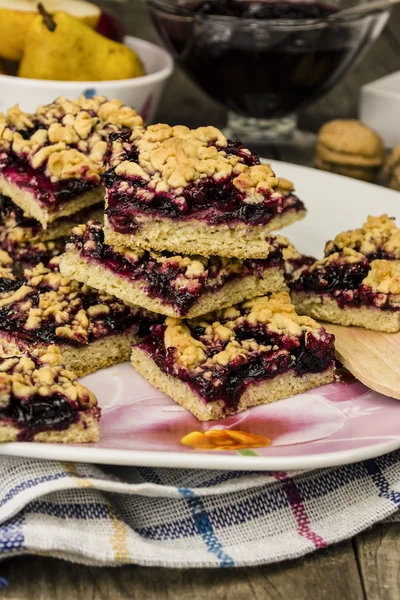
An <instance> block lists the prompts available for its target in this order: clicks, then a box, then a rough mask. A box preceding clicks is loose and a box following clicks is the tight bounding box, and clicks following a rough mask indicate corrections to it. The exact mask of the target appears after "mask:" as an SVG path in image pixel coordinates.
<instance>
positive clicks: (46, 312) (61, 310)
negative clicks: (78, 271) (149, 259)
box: [0, 258, 156, 377]
mask: <svg viewBox="0 0 400 600" xmlns="http://www.w3.org/2000/svg"><path fill="white" fill-rule="evenodd" d="M25 278H26V279H25V280H23V281H19V282H16V281H8V284H7V281H5V280H3V285H2V286H1V288H0V290H1V291H0V353H1V352H2V353H3V355H18V354H25V353H29V352H32V350H33V348H42V349H43V348H46V347H47V346H48V345H49V344H55V345H56V346H58V347H59V348H60V350H61V353H62V356H63V361H64V363H65V365H66V367H67V369H71V370H72V371H74V372H75V373H76V374H77V375H78V376H79V377H82V376H84V375H87V374H89V373H91V372H93V371H96V370H98V369H102V368H104V367H107V366H109V365H112V364H115V363H118V362H122V361H125V360H128V359H129V354H130V346H131V344H132V342H135V341H137V340H138V339H139V336H140V335H141V334H142V333H146V332H147V331H148V327H149V324H150V323H151V322H154V320H155V319H156V316H155V315H152V314H150V313H147V312H146V311H143V310H141V309H139V308H138V307H134V306H127V305H126V304H124V303H122V302H120V301H118V300H117V299H116V298H115V297H113V296H110V295H109V294H106V293H102V292H101V291H100V292H98V291H96V290H93V289H92V288H90V287H88V286H87V285H83V284H80V283H78V282H77V281H74V280H71V279H69V278H68V277H65V276H63V275H61V273H60V272H59V271H58V258H57V259H53V260H52V261H50V263H49V267H48V268H46V267H44V265H42V264H40V265H38V266H37V267H35V268H34V269H32V270H26V271H25Z"/></svg>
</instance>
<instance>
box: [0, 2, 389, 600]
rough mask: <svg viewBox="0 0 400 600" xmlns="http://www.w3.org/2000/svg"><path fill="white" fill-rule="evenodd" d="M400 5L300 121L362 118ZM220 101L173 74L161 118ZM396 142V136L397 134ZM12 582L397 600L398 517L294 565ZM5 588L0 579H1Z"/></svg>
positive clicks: (50, 589) (56, 572) (54, 593)
mask: <svg viewBox="0 0 400 600" xmlns="http://www.w3.org/2000/svg"><path fill="white" fill-rule="evenodd" d="M99 4H102V5H104V6H106V7H108V8H113V9H114V10H117V11H118V12H119V13H120V14H121V15H122V16H123V18H124V21H125V23H126V24H127V28H128V31H129V33H131V34H133V35H138V36H139V37H144V38H146V39H149V40H156V35H155V33H154V31H153V29H152V27H151V24H150V23H149V19H148V17H147V15H146V12H145V9H144V7H143V5H142V4H140V3H139V0H125V1H124V0H118V2H117V1H115V2H114V1H112V0H109V1H106V0H105V1H102V2H99ZM399 30H400V9H397V10H395V11H394V13H393V16H392V19H391V22H390V24H389V26H388V27H387V29H386V30H385V32H384V34H383V35H382V36H381V38H380V39H379V40H378V42H377V43H376V44H375V46H374V47H373V49H372V50H371V51H370V52H369V55H368V56H367V57H366V58H365V59H364V61H363V62H362V63H361V64H360V65H359V66H358V67H357V68H356V69H354V70H353V71H352V72H351V73H350V74H349V75H347V77H345V79H344V80H343V81H342V82H341V83H340V84H339V85H338V86H337V87H336V88H335V90H333V91H332V92H331V93H329V94H328V95H327V96H326V97H325V98H323V99H322V100H320V101H319V102H317V103H316V104H314V105H313V106H312V107H310V108H309V109H307V110H305V111H304V112H303V113H302V115H301V118H300V124H301V126H302V127H304V128H307V129H310V130H313V131H315V130H316V129H317V128H318V127H319V126H320V125H321V123H323V122H324V121H326V120H328V119H331V118H334V117H355V116H357V102H358V92H359V87H360V85H362V84H363V83H366V82H367V81H371V80H373V79H376V78H378V77H382V76H383V75H386V74H387V73H390V72H392V71H397V70H400V37H399V36H398V31H399ZM224 118H225V113H224V110H222V109H221V108H219V107H218V106H216V105H215V104H214V103H213V102H212V101H211V100H209V99H208V98H207V97H206V96H205V95H204V94H203V93H202V92H201V91H199V90H198V89H197V88H196V87H195V86H194V85H193V84H192V83H191V82H190V81H189V80H188V79H187V78H186V77H185V76H184V75H183V74H182V73H180V72H179V71H176V72H175V74H174V76H173V78H172V80H171V83H170V85H169V86H168V89H167V91H166V94H165V97H164V100H163V103H162V106H161V108H160V111H159V114H158V120H159V121H161V122H168V123H170V124H178V123H179V124H185V125H188V126H192V127H193V126H199V125H206V124H207V125H215V126H217V127H222V126H223V125H224ZM399 143H400V140H399ZM310 151H311V148H307V151H305V152H304V151H303V150H302V151H299V150H298V149H296V148H290V147H287V148H281V149H279V150H276V149H271V148H265V149H262V150H261V152H262V154H263V155H264V156H271V157H273V158H276V159H278V158H280V159H282V160H288V161H289V162H299V163H303V164H307V163H308V162H309V161H310V156H311V154H310ZM0 577H3V578H5V579H6V580H7V581H8V585H7V586H6V587H4V588H2V589H0V598H1V599H3V598H4V599H10V600H11V599H12V600H32V599H33V598H34V600H87V599H89V598H90V599H91V600H119V599H121V600H123V599H124V600H125V599H126V598H134V599H137V600H164V599H165V600H167V599H168V600H203V599H204V600H242V599H243V600H247V599H250V598H254V599H256V600H264V599H265V600H268V599H271V600H279V599H282V600H288V599H289V600H291V599H292V598H293V600H336V599H337V600H363V599H367V600H399V598H400V523H399V524H397V523H396V524H384V525H377V526H375V527H374V528H372V529H371V530H370V531H366V532H364V533H362V534H360V535H358V536H357V537H356V538H355V539H353V540H350V541H347V542H344V543H342V544H339V545H337V546H332V547H330V548H328V549H326V550H321V551H318V552H315V553H313V554H312V555H310V556H307V557H306V558H304V559H299V560H296V561H292V562H287V563H281V564H278V565H271V566H264V567H256V568H241V569H235V570H219V569H218V570H210V569H206V570H199V569H189V570H184V571H176V570H167V569H158V568H157V569H156V568H144V567H136V566H130V567H116V568H101V569H99V568H94V567H84V566H78V565H74V564H71V563H66V562H63V561H60V560H55V559H52V558H43V557H21V558H14V559H12V560H9V561H7V562H5V563H3V564H2V565H0ZM0 585H1V580H0Z"/></svg>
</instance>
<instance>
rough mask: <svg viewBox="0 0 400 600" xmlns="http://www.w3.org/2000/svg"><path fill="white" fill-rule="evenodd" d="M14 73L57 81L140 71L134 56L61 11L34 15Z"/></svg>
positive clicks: (118, 76)
mask: <svg viewBox="0 0 400 600" xmlns="http://www.w3.org/2000/svg"><path fill="white" fill-rule="evenodd" d="M18 75H19V76H20V77H30V78H31V79H53V80H58V81H107V80H111V79H127V78H130V77H139V76H140V75H143V66H142V63H141V62H140V59H139V58H138V56H137V55H136V54H135V53H134V52H133V50H131V49H130V48H128V47H127V46H125V45H124V44H119V43H118V42H114V41H112V40H110V39H108V38H106V37H104V36H102V35H100V34H99V33H97V32H96V31H93V30H92V29H90V27H88V26H87V25H85V23H82V21H78V20H77V19H75V18H74V17H71V15H69V14H67V13H66V12H64V11H59V12H56V13H54V14H53V15H46V14H45V15H44V16H43V15H40V16H38V17H36V18H35V20H34V21H33V23H32V25H31V26H30V28H29V31H28V33H27V37H26V42H25V49H24V54H23V56H22V60H21V63H20V67H19V71H18Z"/></svg>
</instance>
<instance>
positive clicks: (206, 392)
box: [139, 324, 334, 409]
mask: <svg viewBox="0 0 400 600" xmlns="http://www.w3.org/2000/svg"><path fill="white" fill-rule="evenodd" d="M257 328H258V332H256V331H255V328H254V327H252V326H251V325H249V324H247V325H244V326H243V328H242V327H241V326H239V327H237V328H236V330H235V335H236V338H237V339H241V340H243V339H249V338H251V339H254V338H255V337H256V336H257V337H258V340H259V341H260V342H262V343H263V344H264V345H268V346H269V345H271V343H273V342H277V344H276V346H274V347H272V348H271V350H269V351H260V352H257V353H255V354H253V355H251V356H250V355H248V358H247V359H245V360H241V359H240V358H238V359H234V360H233V361H231V362H230V363H228V365H226V366H222V367H220V366H215V367H210V368H209V367H207V371H208V372H209V373H210V372H211V376H210V375H208V377H204V376H203V374H202V373H201V372H200V373H199V372H197V370H194V371H191V370H187V369H185V368H182V367H179V366H178V365H177V362H176V359H175V349H174V348H169V349H168V350H167V351H166V350H165V347H164V331H165V327H164V326H162V325H155V326H153V327H152V328H151V331H152V333H151V335H149V336H147V337H146V338H145V339H144V340H142V342H141V343H140V344H139V347H140V348H141V349H142V350H143V351H145V352H146V353H148V354H149V355H150V356H151V358H152V359H153V360H154V361H155V363H156V364H157V366H158V367H159V368H160V369H161V370H162V371H163V372H165V373H168V374H170V375H172V376H174V377H177V378H178V379H181V380H182V381H185V382H186V383H187V384H188V385H189V386H190V387H191V389H192V390H193V391H194V392H195V393H197V394H198V395H199V396H200V397H201V398H202V399H203V400H204V401H205V402H213V401H215V400H220V401H221V400H222V401H223V402H224V405H225V408H226V409H231V408H234V407H236V406H237V405H238V403H239V401H240V397H241V396H242V394H243V393H244V391H245V390H246V388H247V387H248V386H249V385H250V384H252V383H257V382H258V383H262V382H263V381H264V380H266V379H273V378H274V377H277V376H279V375H282V374H283V373H285V372H287V371H289V370H292V371H294V373H295V374H296V375H298V376H302V375H305V374H307V373H320V372H323V371H325V370H326V369H328V368H331V367H332V366H333V365H334V347H333V339H334V337H333V336H332V335H330V334H328V333H326V332H325V331H324V330H322V329H321V330H319V332H318V335H314V334H313V333H311V332H308V333H307V334H306V335H305V334H303V335H301V336H300V337H294V338H290V337H289V336H279V335H278V334H276V333H274V332H269V331H268V330H267V329H266V328H265V326H263V325H261V324H260V325H258V326H257ZM202 329H203V328H201V327H200V328H194V329H192V335H194V336H195V337H197V338H198V339H201V336H202ZM262 330H264V335H262ZM220 349H221V348H216V349H215V348H214V349H213V350H212V354H214V353H215V351H217V352H219V351H220ZM206 354H209V355H210V348H208V349H207V350H206ZM200 371H201V369H200Z"/></svg>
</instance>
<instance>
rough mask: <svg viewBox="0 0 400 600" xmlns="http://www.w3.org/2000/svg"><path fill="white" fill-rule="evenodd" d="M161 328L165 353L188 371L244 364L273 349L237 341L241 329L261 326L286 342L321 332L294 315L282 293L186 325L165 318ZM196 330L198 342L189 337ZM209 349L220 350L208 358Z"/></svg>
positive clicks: (250, 341)
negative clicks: (287, 338)
mask: <svg viewBox="0 0 400 600" xmlns="http://www.w3.org/2000/svg"><path fill="white" fill-rule="evenodd" d="M165 325H166V329H165V333H164V344H165V349H166V350H167V351H168V349H169V348H173V349H174V352H175V359H176V361H177V363H178V364H179V365H180V366H183V367H185V368H187V369H192V370H193V369H196V367H198V366H200V365H201V366H203V367H204V368H206V367H207V365H210V364H212V363H217V364H219V365H222V366H226V365H227V364H229V363H232V362H235V361H237V360H239V361H241V360H247V358H248V357H249V355H254V352H268V351H270V350H273V349H274V347H273V346H272V345H265V344H262V343H258V342H257V341H256V339H254V338H252V337H251V336H247V339H245V340H242V339H241V338H240V337H237V335H236V332H237V331H238V329H239V328H240V327H242V326H244V325H246V326H248V327H251V328H253V329H254V330H256V329H257V327H258V326H261V328H263V329H265V333H267V332H269V333H272V334H277V335H278V336H281V337H285V336H288V337H290V338H294V337H296V338H298V337H299V336H302V335H305V336H306V337H307V335H308V334H310V333H311V334H313V336H314V337H315V338H318V337H319V335H320V330H321V327H320V325H319V324H318V323H317V322H316V321H314V320H313V319H311V318H310V317H304V316H299V315H297V314H296V311H295V307H294V306H293V304H292V303H291V300H290V297H289V295H288V294H287V293H286V292H281V293H278V294H272V295H271V296H262V297H260V298H256V299H254V300H249V301H245V302H243V303H242V304H239V305H237V306H235V307H231V308H227V309H222V310H218V311H215V312H212V313H209V314H207V315H203V316H201V317H199V318H198V319H193V320H190V321H187V322H184V321H181V320H179V319H174V318H171V317H168V318H167V319H166V321H165ZM197 328H200V329H203V330H204V331H203V333H202V334H201V336H200V337H201V339H197V338H196V337H194V335H193V331H195V330H196V329H197ZM210 348H212V349H214V350H219V349H220V350H219V351H217V352H213V353H212V354H211V355H210ZM276 349H277V348H276Z"/></svg>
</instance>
